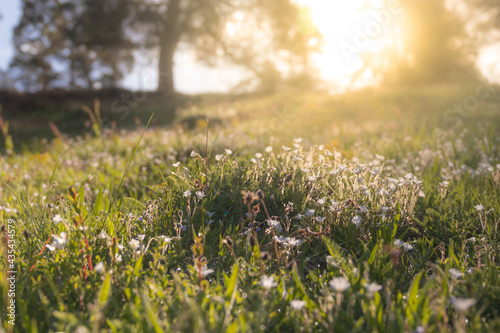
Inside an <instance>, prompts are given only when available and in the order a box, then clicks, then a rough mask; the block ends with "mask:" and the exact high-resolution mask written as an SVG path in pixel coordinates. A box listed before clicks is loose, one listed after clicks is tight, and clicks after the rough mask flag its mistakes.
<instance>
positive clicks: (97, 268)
mask: <svg viewBox="0 0 500 333" xmlns="http://www.w3.org/2000/svg"><path fill="white" fill-rule="evenodd" d="M94 270H95V271H96V272H97V273H102V272H104V264H103V263H102V261H101V262H100V263H98V264H97V265H95V267H94Z"/></svg>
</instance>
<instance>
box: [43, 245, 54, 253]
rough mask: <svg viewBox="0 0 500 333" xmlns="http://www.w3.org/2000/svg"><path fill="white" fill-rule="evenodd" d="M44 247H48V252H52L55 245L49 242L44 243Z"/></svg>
mask: <svg viewBox="0 0 500 333" xmlns="http://www.w3.org/2000/svg"><path fill="white" fill-rule="evenodd" d="M45 247H46V248H47V249H49V251H50V252H54V250H55V249H56V247H55V246H53V245H50V244H46V245H45Z"/></svg>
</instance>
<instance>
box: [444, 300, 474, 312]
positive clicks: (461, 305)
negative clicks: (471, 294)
mask: <svg viewBox="0 0 500 333" xmlns="http://www.w3.org/2000/svg"><path fill="white" fill-rule="evenodd" d="M450 303H451V304H452V305H453V306H454V307H455V309H457V310H458V311H467V310H468V309H469V308H470V307H472V306H474V305H476V303H477V301H476V300H475V299H473V298H455V297H451V298H450Z"/></svg>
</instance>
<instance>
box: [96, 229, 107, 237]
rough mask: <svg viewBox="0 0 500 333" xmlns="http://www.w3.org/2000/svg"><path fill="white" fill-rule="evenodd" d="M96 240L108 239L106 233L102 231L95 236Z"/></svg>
mask: <svg viewBox="0 0 500 333" xmlns="http://www.w3.org/2000/svg"><path fill="white" fill-rule="evenodd" d="M97 237H98V238H100V239H108V238H109V236H108V234H106V231H104V230H102V231H101V233H100V234H99V235H97Z"/></svg>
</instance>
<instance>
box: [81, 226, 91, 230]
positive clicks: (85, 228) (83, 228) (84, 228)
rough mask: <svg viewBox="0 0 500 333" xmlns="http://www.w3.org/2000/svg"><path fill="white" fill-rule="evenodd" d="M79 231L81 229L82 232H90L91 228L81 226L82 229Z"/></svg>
mask: <svg viewBox="0 0 500 333" xmlns="http://www.w3.org/2000/svg"><path fill="white" fill-rule="evenodd" d="M79 229H80V230H81V231H87V230H89V227H87V226H83V227H82V226H80V228H79Z"/></svg>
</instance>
